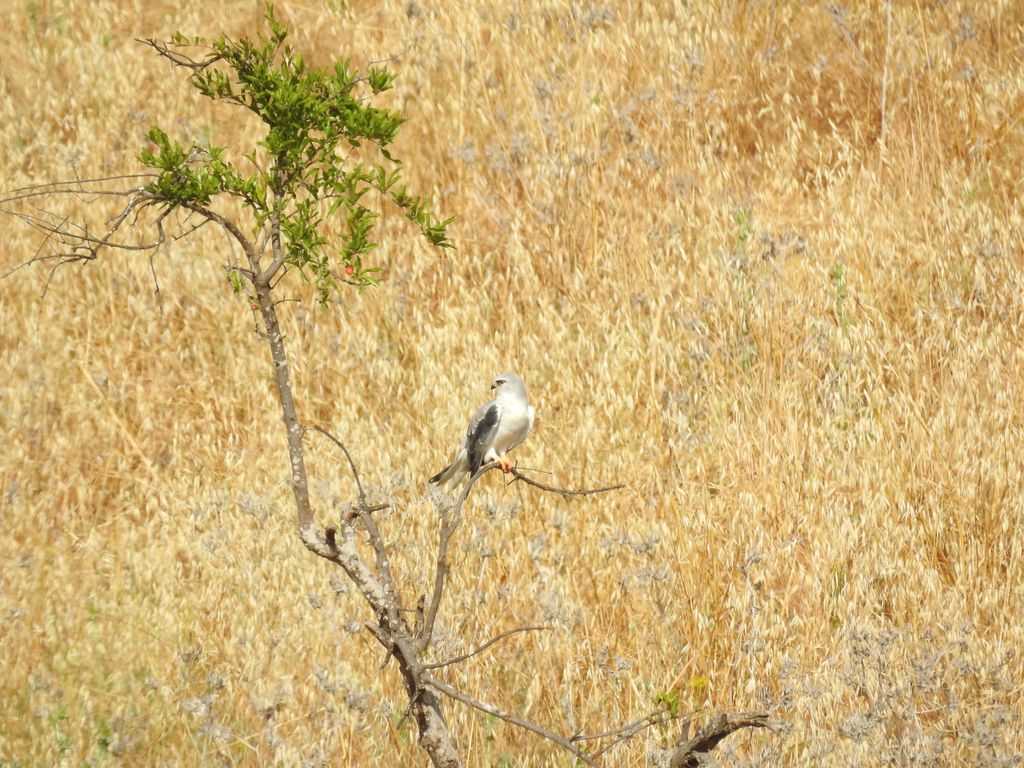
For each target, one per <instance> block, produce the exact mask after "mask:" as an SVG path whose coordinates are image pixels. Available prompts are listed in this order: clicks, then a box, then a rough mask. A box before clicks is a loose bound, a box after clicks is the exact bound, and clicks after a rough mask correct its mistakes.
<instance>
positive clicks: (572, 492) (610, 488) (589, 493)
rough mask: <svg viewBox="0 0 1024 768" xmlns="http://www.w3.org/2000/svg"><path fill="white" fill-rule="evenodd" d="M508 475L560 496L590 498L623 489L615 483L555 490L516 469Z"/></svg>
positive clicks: (619, 484) (621, 485)
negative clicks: (586, 487)
mask: <svg viewBox="0 0 1024 768" xmlns="http://www.w3.org/2000/svg"><path fill="white" fill-rule="evenodd" d="M509 474H511V475H512V476H513V477H515V479H516V480H517V481H521V482H524V483H526V484H527V485H532V486H533V487H534V488H539V489H540V490H542V491H547V492H548V493H558V494H561V495H562V496H592V495H593V494H595V493H607V492H608V491H617V490H619V489H620V488H625V487H626V486H625V484H624V483H616V484H615V485H607V486H604V487H603V488H588V489H586V490H574V489H572V488H556V487H555V486H553V485H545V484H544V483H538V482H537V481H536V480H531V479H530V478H529V477H527V476H526V475H524V474H523V473H522V472H520V471H519V469H518V468H513V469H512V470H511V471H510V472H509Z"/></svg>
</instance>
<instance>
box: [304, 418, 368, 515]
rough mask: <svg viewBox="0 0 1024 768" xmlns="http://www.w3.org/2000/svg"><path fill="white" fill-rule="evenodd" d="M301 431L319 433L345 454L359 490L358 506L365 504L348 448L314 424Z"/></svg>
mask: <svg viewBox="0 0 1024 768" xmlns="http://www.w3.org/2000/svg"><path fill="white" fill-rule="evenodd" d="M302 429H303V431H304V432H308V431H309V430H313V431H315V432H319V433H320V434H321V435H323V436H324V437H326V438H327V439H328V440H330V441H331V442H332V443H334V444H335V445H336V446H338V447H339V448H340V449H341V452H342V453H344V454H345V458H346V459H347V460H348V466H349V468H350V469H351V470H352V477H354V478H355V481H356V488H357V489H358V490H359V503H360V504H365V503H366V493H365V492H364V491H363V484H362V482H360V480H359V470H357V469H356V463H355V462H354V461H353V460H352V454H351V453H349V452H348V448H346V447H345V445H344V443H342V442H341V440H339V439H338V438H336V437H335V436H334V435H332V434H331V433H330V432H328V431H327V430H326V429H324V428H323V427H320V426H317V425H316V424H307V425H305V426H304V427H303V428H302Z"/></svg>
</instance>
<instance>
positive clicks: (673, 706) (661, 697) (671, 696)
mask: <svg viewBox="0 0 1024 768" xmlns="http://www.w3.org/2000/svg"><path fill="white" fill-rule="evenodd" d="M654 706H656V707H661V708H662V709H664V710H665V711H666V712H667V713H668V714H669V716H670V717H679V711H680V709H679V694H678V693H677V692H676V691H659V692H658V693H656V694H654Z"/></svg>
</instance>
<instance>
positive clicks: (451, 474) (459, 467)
mask: <svg viewBox="0 0 1024 768" xmlns="http://www.w3.org/2000/svg"><path fill="white" fill-rule="evenodd" d="M465 474H466V460H465V458H464V457H462V456H459V458H457V459H456V460H455V461H453V462H452V463H451V464H449V465H448V466H447V467H445V468H444V469H442V470H441V471H440V472H438V473H437V474H436V475H434V476H433V477H432V478H430V480H428V481H427V482H429V483H431V484H433V483H437V484H439V485H440V486H441V487H442V488H445V489H446V490H451V489H452V488H454V487H455V486H456V485H458V484H459V481H460V480H462V478H463V477H464V476H465Z"/></svg>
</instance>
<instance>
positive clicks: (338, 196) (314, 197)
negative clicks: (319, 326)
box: [139, 4, 452, 301]
mask: <svg viewBox="0 0 1024 768" xmlns="http://www.w3.org/2000/svg"><path fill="white" fill-rule="evenodd" d="M265 17H266V20H267V23H268V26H269V35H267V36H264V35H263V34H261V35H260V36H259V39H258V41H256V42H253V41H252V40H249V39H248V38H245V37H242V38H241V39H239V40H231V39H229V38H227V37H225V36H221V37H219V38H217V39H215V40H213V41H208V40H206V39H205V38H202V37H186V36H184V35H182V34H180V33H178V34H176V35H175V36H174V37H173V38H172V39H171V41H170V42H169V43H160V42H156V41H152V40H150V41H147V42H148V43H149V44H150V45H152V46H153V47H154V48H155V49H156V50H157V52H158V53H160V55H162V56H164V57H165V58H167V59H169V60H170V61H171V62H173V63H174V64H175V65H177V66H181V67H184V68H186V69H189V70H190V71H191V74H190V75H189V78H188V80H189V83H190V84H191V85H192V86H194V87H195V88H196V89H197V90H198V91H199V92H200V93H202V94H203V95H204V96H207V97H209V98H211V99H214V100H217V101H223V102H227V103H229V104H236V105H238V106H240V107H242V108H244V109H247V110H249V111H250V112H252V113H253V114H255V115H256V116H258V117H259V118H260V120H262V121H263V123H264V124H265V125H266V134H265V136H264V137H263V139H262V140H261V141H259V142H258V144H257V146H256V147H254V148H253V149H252V151H251V152H250V153H249V154H247V155H245V158H246V160H248V161H249V163H250V164H251V166H252V168H253V169H254V170H253V171H252V172H251V173H248V174H247V173H245V172H243V171H241V170H239V169H238V168H237V167H236V166H235V165H234V164H232V163H231V162H229V161H228V160H227V159H226V158H225V152H224V148H223V147H218V146H213V145H211V146H207V147H203V146H199V145H197V144H194V143H193V144H191V145H190V146H188V147H185V146H182V145H181V144H180V143H179V142H177V141H175V140H173V139H171V138H169V137H168V136H167V134H166V133H165V132H164V131H163V130H161V129H160V128H159V127H157V126H155V125H154V126H153V127H151V128H150V130H149V133H148V138H149V140H150V141H151V142H152V143H153V145H155V148H154V149H145V150H143V151H142V152H141V153H140V155H139V157H140V160H141V161H142V162H143V163H144V164H145V165H147V166H149V167H151V168H153V169H155V170H156V171H157V177H156V179H155V180H154V181H152V182H151V183H150V184H148V185H147V187H146V192H147V193H148V195H149V196H150V197H151V199H154V200H155V201H156V203H157V204H158V205H160V206H162V207H164V208H165V209H166V210H167V211H169V210H173V209H175V208H185V209H188V210H191V211H196V212H199V213H200V214H204V215H205V214H208V213H210V210H209V208H208V206H209V205H210V203H211V201H212V200H213V199H214V198H216V197H218V196H220V195H227V196H230V197H232V198H235V199H236V200H238V201H240V202H241V203H242V204H243V206H244V207H246V208H248V209H249V211H250V213H251V215H252V217H253V222H252V223H253V229H252V231H253V236H254V237H262V238H263V240H262V246H263V247H264V248H265V247H266V243H267V241H268V240H269V241H270V242H272V244H273V246H274V251H275V254H276V253H277V252H278V251H280V258H281V260H282V262H283V264H284V265H288V266H291V267H294V268H296V269H298V270H299V272H300V274H301V275H302V277H303V279H305V280H307V281H311V282H314V283H315V284H316V286H317V288H318V292H319V296H320V299H321V301H326V300H327V298H328V297H329V296H330V294H331V293H332V292H333V291H335V290H337V288H338V284H339V283H340V282H345V283H352V284H355V285H359V286H367V285H375V284H376V283H377V280H376V278H375V276H374V275H375V273H377V272H379V269H375V268H373V267H365V266H364V265H363V257H364V256H365V255H366V254H367V253H368V252H369V251H371V250H372V249H373V248H375V247H376V245H377V244H376V243H374V242H373V241H372V240H371V235H372V230H373V227H374V224H375V223H376V219H377V216H378V214H377V213H376V212H374V211H373V210H371V209H370V208H369V207H367V205H366V203H365V202H364V200H365V198H366V195H367V193H368V192H371V190H375V191H376V192H377V193H379V194H380V195H382V196H383V197H385V198H387V199H390V200H391V201H392V202H393V203H395V204H396V205H398V206H399V207H400V208H401V209H403V210H404V212H405V215H406V217H407V218H409V219H410V220H412V221H413V222H415V223H416V225H417V226H418V227H419V229H420V231H421V232H422V233H423V235H424V236H425V237H426V238H427V240H429V241H430V242H431V243H433V244H434V245H438V246H442V247H451V246H452V244H451V241H450V240H449V239H448V235H447V226H448V224H450V223H451V221H452V219H451V218H449V219H444V220H440V219H438V218H435V216H434V215H433V214H432V213H431V212H430V210H429V201H428V200H427V199H426V198H423V197H419V196H416V195H413V194H410V193H409V192H408V190H407V189H406V187H405V186H404V185H403V184H402V183H401V163H400V161H399V160H397V159H396V158H394V157H393V156H392V155H391V154H390V153H389V151H388V149H387V147H388V145H390V144H391V142H392V141H394V138H395V135H396V134H397V133H398V129H399V128H400V127H401V125H402V123H403V122H404V118H403V117H402V116H401V115H400V114H398V113H397V112H393V111H391V110H388V109H383V108H380V107H374V106H370V105H369V103H368V102H369V101H370V99H371V98H372V97H374V96H376V95H377V94H379V93H381V92H382V91H385V90H388V89H389V88H390V87H391V85H392V83H393V81H394V75H392V73H391V72H389V71H388V70H387V69H385V68H384V67H379V66H371V67H369V68H368V69H367V70H366V71H365V72H364V73H362V74H359V73H358V72H357V71H356V70H354V69H353V68H352V66H351V64H350V62H348V61H338V62H335V64H334V66H333V67H331V68H326V67H321V68H316V67H310V66H309V65H308V64H307V63H306V61H305V59H304V58H303V57H302V55H301V54H299V53H297V52H295V50H294V49H293V48H292V47H291V45H289V44H288V31H287V29H286V28H285V27H284V25H283V24H281V23H280V22H279V21H278V20H277V18H276V17H275V16H274V10H273V7H272V6H271V5H270V4H268V5H267V7H266V13H265ZM195 48H200V49H205V53H204V56H203V58H194V57H193V56H191V55H189V54H188V53H186V51H188V50H190V49H195ZM354 152H358V154H359V155H360V157H361V158H364V159H362V160H360V161H356V162H349V158H350V156H351V155H352V154H353V153H354ZM367 157H370V158H372V159H371V160H365V158H367ZM339 211H341V212H342V216H343V218H344V230H343V242H342V243H341V247H340V250H338V251H337V252H336V253H332V252H331V250H330V249H329V243H328V241H327V240H326V238H324V236H323V235H322V234H321V225H322V224H323V223H324V221H325V220H326V219H327V218H328V217H333V216H334V215H335V214H337V213H338V212H339ZM234 282H235V283H236V286H237V285H238V282H237V276H236V277H235V278H234Z"/></svg>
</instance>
